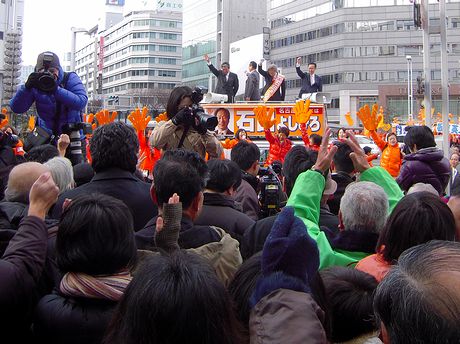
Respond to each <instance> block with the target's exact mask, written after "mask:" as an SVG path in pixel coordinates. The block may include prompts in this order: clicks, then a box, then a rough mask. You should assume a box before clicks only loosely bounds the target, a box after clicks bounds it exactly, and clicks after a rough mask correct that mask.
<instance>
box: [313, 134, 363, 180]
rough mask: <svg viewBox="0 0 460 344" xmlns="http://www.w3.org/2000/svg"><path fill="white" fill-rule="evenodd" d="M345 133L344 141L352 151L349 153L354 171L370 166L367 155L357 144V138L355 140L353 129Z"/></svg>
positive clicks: (360, 170)
mask: <svg viewBox="0 0 460 344" xmlns="http://www.w3.org/2000/svg"><path fill="white" fill-rule="evenodd" d="M347 134H348V138H347V139H346V140H345V143H346V144H347V145H348V146H350V148H351V149H352V150H353V153H350V159H351V160H352V161H353V166H354V168H355V171H356V172H364V171H365V170H367V169H369V168H371V166H370V165H369V162H368V161H367V155H366V153H364V150H363V149H362V148H361V147H360V146H359V143H358V140H356V137H355V135H354V134H353V131H351V130H347ZM318 157H319V156H318Z"/></svg>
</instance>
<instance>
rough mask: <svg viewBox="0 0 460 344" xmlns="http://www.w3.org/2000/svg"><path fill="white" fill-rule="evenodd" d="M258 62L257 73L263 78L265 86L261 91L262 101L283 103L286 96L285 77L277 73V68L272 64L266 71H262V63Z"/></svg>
mask: <svg viewBox="0 0 460 344" xmlns="http://www.w3.org/2000/svg"><path fill="white" fill-rule="evenodd" d="M263 61H264V60H261V61H260V62H259V68H258V71H259V73H260V75H262V76H263V77H264V78H265V86H264V88H263V90H262V97H263V101H264V103H265V102H268V101H272V102H273V101H275V102H279V101H284V97H285V96H286V82H285V80H284V79H285V77H284V76H283V75H281V74H279V73H278V67H277V66H276V65H274V64H272V65H269V66H268V70H267V71H264V70H263V69H262V62H263Z"/></svg>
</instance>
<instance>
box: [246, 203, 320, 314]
mask: <svg viewBox="0 0 460 344" xmlns="http://www.w3.org/2000/svg"><path fill="white" fill-rule="evenodd" d="M318 268H319V251H318V246H317V244H316V242H315V241H314V240H313V239H312V238H311V237H310V236H309V235H308V232H307V228H306V227H305V224H304V223H303V221H302V220H301V219H300V218H298V217H296V216H295V215H294V209H293V208H292V207H285V208H284V209H283V211H282V212H281V213H280V214H279V215H278V217H277V219H276V221H275V223H274V224H273V227H272V230H271V232H270V235H269V236H268V237H267V240H266V241H265V245H264V249H263V253H262V276H261V277H260V278H259V280H258V281H257V285H256V288H255V290H254V293H253V294H252V297H251V300H250V302H251V306H255V305H256V304H257V302H259V300H260V299H262V298H263V297H264V296H266V295H268V294H269V293H271V292H272V291H275V290H277V289H290V290H296V291H301V292H305V293H308V292H310V284H311V282H312V281H313V279H314V278H315V277H316V274H317V272H318Z"/></svg>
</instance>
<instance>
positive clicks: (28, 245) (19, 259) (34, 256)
mask: <svg viewBox="0 0 460 344" xmlns="http://www.w3.org/2000/svg"><path fill="white" fill-rule="evenodd" d="M47 238H48V233H47V230H46V225H45V222H43V221H42V220H40V219H39V218H37V217H34V216H27V217H25V218H24V219H23V221H22V223H21V226H20V228H19V229H18V231H17V233H16V235H15V236H14V237H13V239H12V240H11V242H10V244H9V246H8V247H7V249H6V251H5V254H4V255H3V257H2V259H1V260H0V330H1V332H2V338H3V339H2V342H5V343H6V338H12V340H11V343H32V342H33V341H30V340H29V339H27V338H28V336H29V335H30V331H29V328H30V319H31V315H32V310H33V308H34V306H35V303H36V302H37V301H38V295H37V293H36V288H37V285H38V283H39V280H40V276H41V274H42V271H43V267H44V266H45V258H46V241H47Z"/></svg>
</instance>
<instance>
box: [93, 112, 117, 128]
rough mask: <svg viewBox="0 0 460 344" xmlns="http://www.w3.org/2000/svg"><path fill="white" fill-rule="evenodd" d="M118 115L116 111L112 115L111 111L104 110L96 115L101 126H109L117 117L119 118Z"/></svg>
mask: <svg viewBox="0 0 460 344" xmlns="http://www.w3.org/2000/svg"><path fill="white" fill-rule="evenodd" d="M117 115H118V113H117V112H116V111H113V112H112V114H110V112H109V110H107V109H104V110H101V111H99V112H98V113H96V119H97V123H99V125H100V126H101V125H104V124H109V123H112V122H113V121H115V117H117Z"/></svg>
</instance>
